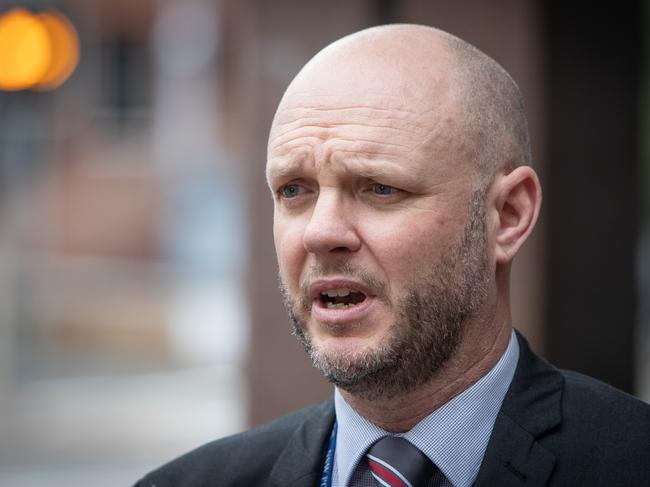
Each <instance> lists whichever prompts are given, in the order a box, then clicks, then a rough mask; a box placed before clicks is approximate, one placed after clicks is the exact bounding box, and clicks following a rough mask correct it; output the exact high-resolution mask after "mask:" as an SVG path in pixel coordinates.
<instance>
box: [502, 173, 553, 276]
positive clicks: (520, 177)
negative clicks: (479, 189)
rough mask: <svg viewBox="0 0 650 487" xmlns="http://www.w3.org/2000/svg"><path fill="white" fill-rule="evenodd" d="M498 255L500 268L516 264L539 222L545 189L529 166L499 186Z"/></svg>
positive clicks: (503, 178) (506, 175)
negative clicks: (517, 257)
mask: <svg viewBox="0 0 650 487" xmlns="http://www.w3.org/2000/svg"><path fill="white" fill-rule="evenodd" d="M495 189H496V195H495V196H496V198H495V203H496V210H497V214H498V222H497V228H496V239H495V243H494V244H495V254H496V261H497V263H499V264H507V263H509V262H510V261H512V259H513V257H514V256H515V255H516V254H517V252H518V251H519V249H520V247H521V246H522V245H523V243H524V242H525V241H526V239H527V238H528V236H529V235H530V233H531V232H532V230H533V228H534V227H535V223H536V222H537V216H538V215H539V210H540V206H541V203H542V189H541V186H540V184H539V179H538V177H537V174H536V173H535V171H534V170H533V169H532V168H531V167H529V166H522V167H518V168H516V169H514V170H513V171H511V172H510V173H508V174H505V175H503V176H501V177H500V178H499V179H498V180H497V182H496V186H495Z"/></svg>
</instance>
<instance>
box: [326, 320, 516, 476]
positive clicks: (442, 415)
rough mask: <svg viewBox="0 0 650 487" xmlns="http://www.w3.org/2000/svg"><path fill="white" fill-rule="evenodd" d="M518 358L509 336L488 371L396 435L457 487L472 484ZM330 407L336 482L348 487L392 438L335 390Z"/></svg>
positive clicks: (513, 340) (514, 340)
mask: <svg viewBox="0 0 650 487" xmlns="http://www.w3.org/2000/svg"><path fill="white" fill-rule="evenodd" d="M518 359H519V344H518V342H517V337H516V336H515V333H514V331H513V332H512V334H511V336H510V342H509V343H508V347H507V348H506V351H505V352H504V353H503V355H502V356H501V358H500V359H499V361H498V362H497V363H496V365H495V366H494V367H493V368H492V370H490V371H489V372H488V373H487V374H486V375H484V376H483V377H482V378H481V379H479V380H478V381H477V382H476V383H475V384H473V385H472V386H471V387H469V388H468V389H466V390H465V391H463V392H462V393H460V394H459V395H458V396H456V397H454V398H453V399H451V400H450V401H448V402H447V403H445V404H444V405H442V406H441V407H440V408H438V409H437V410H435V411H434V412H433V413H431V414H430V415H429V416H427V417H426V418H424V419H423V420H422V421H420V422H419V423H418V424H416V425H415V426H414V427H413V429H411V430H410V431H408V432H406V433H404V434H402V435H400V436H403V437H404V438H406V439H407V440H409V441H410V442H411V443H412V444H414V445H415V446H417V447H418V448H419V449H420V450H421V451H422V452H423V453H424V454H425V455H427V456H428V457H429V458H430V459H431V461H433V462H434V463H435V464H436V466H437V467H438V468H439V469H440V470H441V471H442V473H443V474H444V475H445V477H446V478H447V479H448V480H449V481H450V482H451V483H452V485H454V486H455V487H467V486H470V485H472V483H473V482H474V480H475V479H476V476H477V475H478V471H479V468H480V466H481V462H482V461H483V456H484V455H485V449H486V448H487V444H488V441H489V439H490V435H491V433H492V428H493V427H494V422H495V420H496V417H497V414H498V413H499V409H500V408H501V404H502V402H503V398H504V397H505V394H506V392H507V390H508V387H509V386H510V382H511V381H512V377H513V376H514V373H515V369H516V367H517V361H518ZM334 407H335V410H336V420H337V422H338V432H337V438H336V452H335V460H334V464H335V469H336V477H337V478H338V481H339V482H338V483H339V485H342V486H347V484H348V482H349V480H350V478H351V477H352V474H353V473H354V470H355V468H356V466H357V464H358V463H359V461H360V460H361V458H362V457H363V455H364V454H365V453H366V451H367V450H368V448H370V446H371V445H372V444H373V443H375V442H376V441H377V440H379V439H380V438H382V437H384V436H387V435H390V433H388V432H387V431H384V430H383V429H381V428H380V427H378V426H377V425H375V424H373V423H371V422H370V421H368V420H367V419H365V418H364V417H362V416H361V415H359V414H358V413H357V412H356V411H355V410H354V409H353V408H352V407H351V406H350V405H349V404H348V403H347V402H346V401H345V399H344V398H343V396H342V395H341V394H340V392H339V391H338V389H337V390H336V391H335V393H334Z"/></svg>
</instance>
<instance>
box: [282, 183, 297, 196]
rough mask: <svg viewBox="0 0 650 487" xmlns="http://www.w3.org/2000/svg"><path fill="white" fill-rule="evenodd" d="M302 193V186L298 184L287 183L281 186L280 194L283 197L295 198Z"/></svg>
mask: <svg viewBox="0 0 650 487" xmlns="http://www.w3.org/2000/svg"><path fill="white" fill-rule="evenodd" d="M299 193H300V186H298V185H297V184H287V185H286V186H282V188H280V196H282V197H283V198H295V197H296V196H298V194H299Z"/></svg>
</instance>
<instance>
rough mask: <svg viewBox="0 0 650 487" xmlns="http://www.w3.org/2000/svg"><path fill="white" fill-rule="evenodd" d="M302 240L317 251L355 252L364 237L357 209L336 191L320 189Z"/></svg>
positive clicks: (323, 252) (312, 251)
mask: <svg viewBox="0 0 650 487" xmlns="http://www.w3.org/2000/svg"><path fill="white" fill-rule="evenodd" d="M303 243H304V246H305V249H306V250H307V251H308V252H311V253H314V254H327V253H347V252H356V251H357V250H359V247H360V246H361V240H360V238H359V235H358V233H357V229H356V227H355V225H354V212H353V211H352V209H351V208H346V207H345V205H344V204H343V201H341V198H340V197H339V196H338V195H337V193H335V192H331V193H328V192H321V194H320V195H319V196H318V200H317V201H316V205H315V206H314V209H313V211H312V214H311V218H310V220H309V223H308V224H307V227H306V228H305V232H304V234H303Z"/></svg>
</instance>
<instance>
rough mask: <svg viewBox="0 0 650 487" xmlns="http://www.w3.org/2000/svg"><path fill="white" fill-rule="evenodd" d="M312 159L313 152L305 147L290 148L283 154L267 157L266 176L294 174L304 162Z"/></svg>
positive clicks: (277, 176)
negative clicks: (290, 149)
mask: <svg viewBox="0 0 650 487" xmlns="http://www.w3.org/2000/svg"><path fill="white" fill-rule="evenodd" d="M306 161H307V162H312V164H313V161H314V157H313V154H312V153H311V152H310V151H308V150H307V149H304V148H303V149H299V150H292V151H290V152H289V153H288V154H286V155H284V156H274V157H272V158H270V159H269V162H268V164H267V167H266V178H267V180H269V181H270V180H271V179H274V178H277V179H284V178H287V177H290V176H294V175H296V174H298V173H300V171H301V170H302V168H303V166H304V163H305V162H306Z"/></svg>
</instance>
